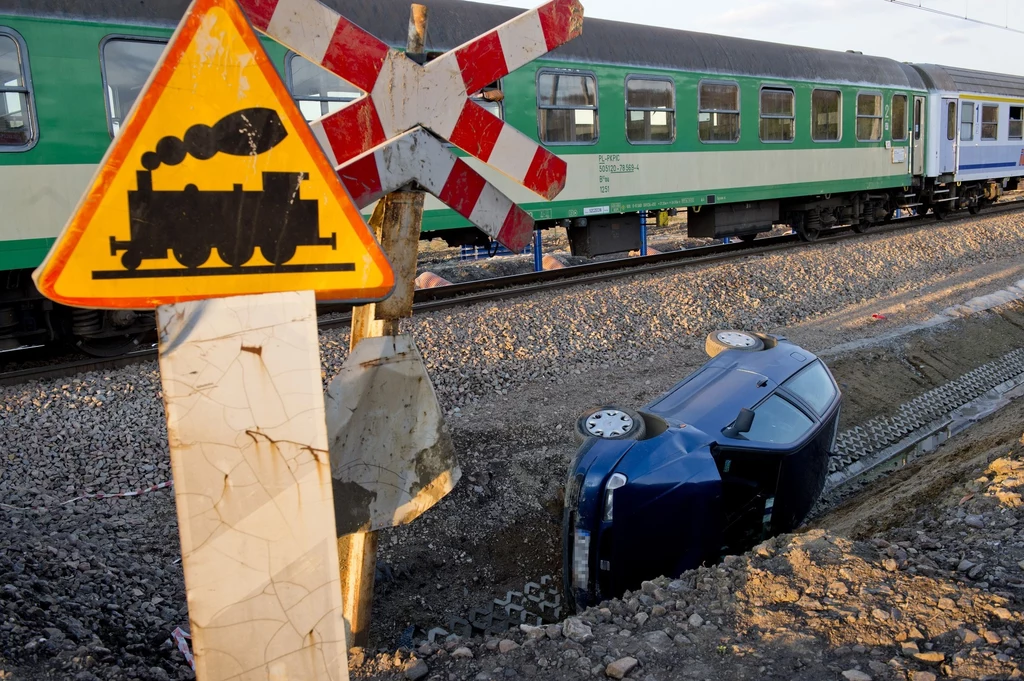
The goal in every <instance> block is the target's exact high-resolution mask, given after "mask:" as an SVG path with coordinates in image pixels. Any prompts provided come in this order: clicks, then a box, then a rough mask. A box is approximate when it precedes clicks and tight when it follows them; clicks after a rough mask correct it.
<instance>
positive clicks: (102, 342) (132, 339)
mask: <svg viewBox="0 0 1024 681" xmlns="http://www.w3.org/2000/svg"><path fill="white" fill-rule="evenodd" d="M146 336H147V334H145V333H126V334H124V335H123V336H108V337H106V338H77V339H75V346H76V347H78V349H79V350H81V351H82V352H84V353H85V354H87V355H91V356H93V357H120V356H121V355H125V354H128V353H129V352H132V351H134V350H139V349H141V348H144V347H145V345H146V343H145V341H146Z"/></svg>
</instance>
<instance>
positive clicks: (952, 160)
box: [939, 99, 957, 175]
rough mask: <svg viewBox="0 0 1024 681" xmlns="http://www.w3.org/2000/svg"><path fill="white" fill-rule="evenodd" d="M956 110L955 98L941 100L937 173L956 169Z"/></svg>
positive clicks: (942, 173)
mask: <svg viewBox="0 0 1024 681" xmlns="http://www.w3.org/2000/svg"><path fill="white" fill-rule="evenodd" d="M956 132H957V112H956V100H955V99H943V100H942V134H940V135H939V174H940V175H945V174H947V173H952V172H953V171H955V170H956V137H957V134H956Z"/></svg>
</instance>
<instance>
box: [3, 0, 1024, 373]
mask: <svg viewBox="0 0 1024 681" xmlns="http://www.w3.org/2000/svg"><path fill="white" fill-rule="evenodd" d="M326 2H327V4H330V5H332V6H334V7H335V8H336V9H338V10H339V11H341V12H342V13H343V14H344V15H346V16H347V17H349V18H350V19H351V20H353V21H354V22H356V23H357V24H359V25H360V26H362V27H364V28H365V29H367V30H368V31H370V32H371V33H374V34H375V35H377V36H380V37H381V38H382V39H384V40H386V41H387V42H389V43H391V44H393V45H403V44H404V43H405V40H406V26H407V20H408V11H409V7H408V2H407V0H401V1H399V0H374V1H373V2H365V1H363V0H326ZM186 5H187V2H186V0H147V1H146V2H140V0H91V1H90V2H87V3H85V2H79V1H76V0H0V206H2V211H0V272H2V274H3V279H0V281H2V282H3V286H0V350H2V349H6V348H11V347H17V346H19V345H22V344H30V343H37V342H43V341H48V340H54V339H57V338H67V337H71V338H73V339H74V340H75V342H77V343H78V344H79V345H80V347H82V348H83V349H85V350H87V351H89V352H93V353H100V354H102V353H116V352H121V351H123V350H124V349H126V348H127V347H130V346H131V344H132V343H133V342H134V340H135V338H136V336H137V334H139V333H142V332H144V331H146V330H147V329H149V328H151V323H152V322H151V319H149V318H147V317H146V316H144V315H136V314H133V313H130V312H116V313H111V312H98V311H89V310H76V311H71V310H67V309H62V308H59V307H58V308H56V309H54V308H53V307H52V306H51V305H49V304H48V303H47V302H45V301H43V300H42V299H40V298H39V296H38V294H37V293H36V292H35V290H34V288H33V287H32V283H31V280H30V278H29V274H30V272H31V270H32V268H34V267H35V266H36V265H38V264H39V262H40V261H41V260H42V258H43V256H44V255H45V253H46V252H47V250H48V248H49V246H50V244H51V243H52V241H53V238H54V237H55V236H56V234H57V233H58V232H59V230H60V229H61V227H62V226H63V225H64V223H65V221H66V220H67V218H68V216H69V214H70V212H71V211H72V210H73V208H74V206H75V204H76V202H77V200H78V198H79V197H80V196H81V194H82V192H83V190H84V188H85V186H86V184H87V183H88V181H89V179H90V178H91V176H92V174H93V172H94V170H95V165H96V164H97V163H98V162H99V160H100V159H101V157H102V155H103V153H104V151H105V149H106V148H107V146H108V145H109V144H110V140H111V138H112V137H113V136H114V135H116V134H117V131H118V128H119V126H120V125H121V122H122V121H123V119H124V117H125V116H126V115H127V114H128V111H129V109H130V108H131V105H132V103H133V102H134V100H135V98H136V97H137V96H138V94H139V91H140V89H141V87H142V86H143V84H144V82H145V80H146V77H147V76H148V74H149V72H150V70H151V69H152V67H153V65H154V64H155V63H156V60H157V59H158V57H159V55H160V52H161V50H162V49H163V45H164V43H165V42H166V40H167V39H168V37H169V36H170V34H171V32H172V30H173V27H174V26H175V25H176V23H177V22H178V20H179V19H180V17H181V15H182V13H183V12H184V9H185V7H186ZM429 6H430V10H431V18H430V25H429V30H428V49H429V50H430V51H431V52H432V53H434V54H437V53H439V52H443V51H445V50H448V49H451V48H452V47H454V46H456V45H458V44H460V43H462V42H464V41H466V40H468V39H470V38H472V37H474V36H476V35H479V34H480V33H483V32H485V31H486V30H488V29H490V28H492V27H494V26H496V25H498V24H500V23H502V22H503V21H505V20H507V19H509V18H510V17H512V16H514V15H515V14H517V13H518V10H515V9H513V8H508V7H499V6H493V5H483V4H477V3H469V2H461V1H460V0H431V2H429ZM265 45H266V47H267V50H268V53H269V54H270V56H271V58H272V59H273V61H274V63H275V64H276V65H277V66H278V68H279V69H280V71H281V73H282V74H283V76H284V78H285V81H286V83H287V84H288V87H289V88H290V90H291V92H292V94H293V96H294V97H295V98H296V101H297V102H298V104H299V106H300V108H301V110H302V112H303V113H304V114H305V115H306V117H307V118H310V119H312V118H316V117H318V116H321V115H323V114H325V113H328V112H330V111H333V110H336V109H337V108H338V107H341V106H344V105H345V104H346V103H347V102H349V101H351V100H352V99H353V98H354V97H356V96H358V94H359V93H358V92H357V91H356V90H354V89H353V88H352V87H351V86H349V85H348V84H346V83H344V82H342V81H340V80H339V79H337V78H335V77H333V76H331V75H330V74H328V73H326V72H325V71H322V70H320V69H319V68H318V67H315V66H313V65H312V64H310V63H309V62H306V61H305V60H303V59H302V58H301V57H297V56H296V55H293V54H290V53H288V52H287V51H286V50H285V49H284V48H283V47H281V46H280V45H277V44H276V43H273V42H271V41H265ZM928 68H931V67H923V68H918V67H914V66H911V65H907V64H901V63H898V62H895V61H892V60H889V59H884V58H877V57H869V56H864V55H861V54H855V53H843V52H832V51H824V50H815V49H809V48H802V47H792V46H786V45H779V44H773V43H765V42H756V41H749V40H740V39H736V38H726V37H720V36H713V35H706V34H700V33H692V32H687V31H675V30H669V29H662V28H655V27H645V26H638V25H632V24H622V23H616V22H609V21H602V20H596V19H587V20H586V22H585V25H584V31H583V36H582V37H581V38H579V39H577V40H575V41H573V42H571V43H569V44H568V45H566V46H564V47H562V48H560V49H558V50H556V51H555V52H553V53H551V54H550V55H548V56H547V57H546V58H545V59H542V60H539V61H536V62H533V63H531V64H529V65H528V66H526V67H524V68H522V69H519V70H518V71H516V72H514V73H512V74H510V75H509V76H507V77H505V78H503V79H502V81H501V82H498V83H494V84H493V85H492V86H491V87H490V88H489V90H490V92H488V93H485V94H486V96H485V97H483V98H481V100H480V101H481V103H482V104H483V105H485V106H488V107H490V108H491V109H492V110H494V111H495V112H496V113H497V114H498V115H500V116H502V117H503V118H505V119H506V120H507V121H509V122H510V123H511V124H513V125H514V126H515V127H517V128H519V129H520V130H522V131H523V132H525V133H526V134H528V135H531V136H534V137H535V138H536V139H538V140H539V141H540V142H542V143H543V144H545V145H547V146H548V147H550V148H551V149H553V150H555V151H556V152H557V153H558V154H559V155H561V156H562V157H563V158H565V159H566V160H567V161H568V165H569V175H568V183H567V185H566V188H565V190H564V191H563V192H562V194H561V195H559V196H558V197H557V200H556V201H554V202H550V203H549V202H546V201H544V200H542V199H540V198H539V197H537V196H535V195H533V194H531V193H530V192H529V191H527V190H525V189H523V188H522V187H521V186H519V185H518V184H515V183H514V182H511V181H509V180H507V179H505V178H503V177H502V176H500V175H497V174H496V173H495V172H494V171H492V170H491V169H489V168H487V167H486V166H483V164H480V163H478V162H476V161H475V160H473V159H470V161H469V162H470V163H472V164H474V165H475V166H476V167H477V168H478V169H479V170H481V172H482V173H483V174H484V175H486V176H487V177H488V178H489V179H491V180H492V181H494V182H495V183H496V184H497V185H498V186H499V187H500V188H501V189H502V190H503V191H505V192H506V193H507V194H508V195H509V196H510V197H512V198H513V199H514V200H516V201H517V202H519V203H520V204H522V205H523V206H524V207H525V208H526V209H527V210H529V211H530V212H531V213H532V215H533V216H534V218H535V219H536V220H537V223H538V226H539V227H540V228H542V229H543V228H548V227H552V226H555V225H564V226H566V227H567V228H568V229H569V231H570V237H571V243H572V244H573V248H574V249H577V250H578V251H580V252H583V253H585V254H591V255H594V254H599V253H604V252H615V251H624V250H628V249H633V248H636V247H637V246H638V245H639V240H640V234H641V230H640V216H639V213H638V211H645V210H660V209H674V208H678V207H687V209H688V210H689V219H688V229H689V230H690V232H691V234H693V235H696V236H717V237H721V236H739V237H741V238H752V237H753V236H754V235H756V234H757V233H758V232H761V231H764V230H767V229H769V228H770V227H771V225H772V224H776V223H786V224H789V225H791V226H793V227H794V228H795V229H796V230H797V231H799V232H800V233H801V234H802V235H804V236H805V237H806V238H809V239H813V238H814V237H815V236H816V235H817V234H818V232H819V231H820V230H821V229H824V228H827V227H829V226H831V225H835V224H852V225H853V226H854V227H855V228H857V229H862V228H864V227H866V226H869V225H871V224H874V223H877V222H880V221H883V220H885V219H886V218H887V217H888V216H889V214H890V213H891V211H892V210H893V209H894V208H895V207H898V206H904V207H915V206H916V207H917V208H918V210H919V211H920V210H924V209H927V208H928V207H929V206H934V207H935V208H936V209H937V210H936V214H937V215H941V213H942V212H944V211H945V209H946V207H949V206H955V205H959V202H960V201H967V203H968V205H974V206H978V205H981V204H982V203H984V201H986V200H990V199H991V198H992V197H993V196H994V194H995V193H996V192H997V191H998V188H999V187H1000V186H1002V184H1004V183H1005V182H996V181H1005V180H1006V179H1007V178H1011V177H1013V176H1015V175H1019V174H1020V171H1021V166H1020V164H1017V165H1015V166H1013V167H1010V166H1008V165H1007V166H1004V165H1000V166H998V167H995V166H993V167H991V172H980V174H976V175H970V176H965V177H967V178H968V179H969V183H968V184H969V186H970V187H975V188H976V191H975V192H974V194H972V198H962V197H957V196H956V192H957V189H958V188H957V185H956V181H958V180H959V179H960V175H958V173H960V172H962V171H966V170H967V168H966V167H965V166H959V170H957V168H958V166H957V165H956V162H958V161H959V159H966V158H968V156H969V153H974V152H968V151H967V150H966V148H965V147H964V146H963V144H964V143H961V142H960V141H959V140H955V141H954V140H951V141H953V143H954V144H956V145H958V146H957V147H956V150H955V152H954V154H955V155H954V165H953V168H954V172H953V173H947V172H940V171H941V170H942V168H944V166H942V167H940V165H939V164H940V157H941V155H940V151H939V149H940V144H939V139H938V138H939V136H940V134H941V131H943V130H945V129H946V128H944V127H942V125H941V123H942V120H943V119H942V116H943V115H945V114H943V113H941V112H944V111H946V109H944V108H942V107H943V103H944V102H945V101H946V99H947V98H948V97H954V98H956V99H958V100H959V96H960V95H959V93H958V92H956V90H957V89H958V88H959V87H960V85H964V84H966V83H965V82H964V78H965V76H964V75H963V74H964V73H967V72H961V73H960V75H959V76H957V77H959V78H960V79H961V83H960V84H959V85H958V83H957V82H956V80H955V78H952V77H950V78H946V79H943V78H942V77H940V76H941V73H940V72H939V71H935V73H930V72H929V71H928V70H927V69H928ZM934 69H939V70H941V67H934ZM947 75H948V72H947ZM986 75H987V74H981V75H980V76H977V77H976V78H975V80H977V81H982V80H985V76H986ZM999 78H1002V79H1003V80H1000V81H998V82H997V83H996V84H995V85H993V84H992V83H991V82H988V84H987V85H986V86H985V88H983V89H981V90H980V91H979V93H976V94H978V95H984V96H985V97H988V98H989V99H993V100H994V99H998V98H999V97H1000V96H1001V97H1002V99H1000V101H999V108H998V111H996V113H995V114H993V110H992V109H991V107H987V108H986V107H985V105H984V104H983V100H982V99H981V98H980V97H978V98H976V99H977V104H978V110H977V117H976V118H975V119H973V120H976V121H977V124H976V125H974V129H976V130H977V132H978V135H979V136H982V137H981V139H979V140H978V141H977V145H978V146H979V147H980V146H982V145H986V144H988V143H989V140H988V138H987V137H984V135H986V134H989V135H990V134H991V133H992V131H993V127H992V124H991V123H990V121H989V119H990V118H991V117H992V116H993V115H996V116H997V117H999V116H1002V117H1004V118H1005V117H1007V116H1008V117H1009V118H1008V119H1007V120H1006V121H1004V122H1002V123H1001V124H1000V123H999V122H998V121H997V128H998V132H997V133H996V134H997V138H998V139H999V140H1000V141H1001V142H1004V143H1005V144H1003V146H1005V149H1002V151H1001V153H1002V154H1003V155H1006V154H1009V150H1010V149H1011V148H1012V146H1013V144H1014V142H1015V138H1014V137H1013V135H1014V132H1015V131H1016V135H1017V136H1018V137H1019V134H1020V133H1019V131H1020V122H1019V120H1020V119H1019V112H1020V105H1021V104H1022V103H1024V101H1022V100H1021V99H1020V97H1022V96H1024V87H1021V88H1020V89H1019V91H1018V90H1014V89H1013V87H1010V86H1009V85H1008V83H1009V84H1014V83H1016V85H1014V87H1017V86H1019V85H1020V83H1024V79H1014V78H1012V77H999ZM988 80H989V81H991V80H992V78H989V79H988ZM1018 81H1019V82H1018ZM986 88H987V89H986ZM495 90H498V91H500V93H501V95H500V96H499V95H497V93H495V92H494V91H495ZM1004 90H1005V92H1004ZM929 91H931V92H929ZM1000 93H1002V95H1000ZM1015 97H1017V98H1016V99H1015ZM1004 99H1005V100H1006V101H1003V100H1004ZM972 101H974V100H972ZM984 101H985V102H987V101H988V100H984ZM967 113H968V108H967V107H966V106H964V107H957V116H958V117H959V116H961V115H963V116H967ZM1014 115H1016V116H1017V117H1018V118H1017V119H1013V116H1014ZM1000 120H1001V119H1000ZM1014 120H1016V121H1017V122H1016V123H1014ZM956 126H957V129H958V130H966V128H965V127H964V122H962V121H961V120H960V119H959V118H958V119H957V120H956ZM1000 126H1001V127H1000ZM972 144H974V142H972ZM943 153H945V152H943ZM986 153H989V152H986ZM943 158H944V157H943ZM986 158H987V157H986ZM1020 160H1021V161H1024V155H1022V156H1021V159H1020ZM994 162H995V161H993V163H994ZM998 162H999V163H1007V162H1008V161H1006V160H1005V159H1003V157H1002V155H1001V156H999V161H998ZM979 164H981V165H984V160H983V161H980V162H979ZM967 165H971V164H967ZM971 170H972V171H988V170H989V168H987V167H978V168H971ZM993 180H996V181H993ZM960 190H961V192H963V191H964V190H963V188H962V187H960ZM971 201H973V202H974V203H973V204H971V203H970V202H971ZM125 229H126V230H127V226H125ZM424 237H425V238H433V237H443V238H445V239H446V240H448V241H449V242H450V243H452V244H459V243H469V244H481V243H485V242H486V237H485V236H484V235H483V234H482V233H480V232H479V231H478V230H476V229H475V228H473V227H472V226H470V225H469V224H468V223H467V222H465V221H464V220H462V219H461V218H459V217H458V216H456V215H455V214H454V213H452V212H451V211H449V210H447V209H445V208H444V207H443V206H442V205H441V204H440V203H438V202H436V201H433V200H431V203H430V204H429V205H428V212H427V215H426V218H425V225H424Z"/></svg>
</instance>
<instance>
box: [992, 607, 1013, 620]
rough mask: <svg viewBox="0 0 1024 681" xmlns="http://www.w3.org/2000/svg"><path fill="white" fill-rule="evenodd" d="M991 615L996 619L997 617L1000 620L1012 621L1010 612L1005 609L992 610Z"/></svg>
mask: <svg viewBox="0 0 1024 681" xmlns="http://www.w3.org/2000/svg"><path fill="white" fill-rule="evenodd" d="M992 614H993V615H995V616H996V617H998V618H999V619H1001V620H1009V619H1013V615H1011V614H1010V611H1009V610H1007V609H1006V608H994V609H993V610H992Z"/></svg>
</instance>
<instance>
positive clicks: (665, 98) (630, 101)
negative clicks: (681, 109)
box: [626, 76, 676, 144]
mask: <svg viewBox="0 0 1024 681" xmlns="http://www.w3.org/2000/svg"><path fill="white" fill-rule="evenodd" d="M675 137H676V86H675V83H674V82H673V81H671V80H668V79H662V78H639V77H636V76H626V139H627V140H629V141H630V142H632V143H633V144H670V143H671V142H672V141H673V140H674V139H675Z"/></svg>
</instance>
